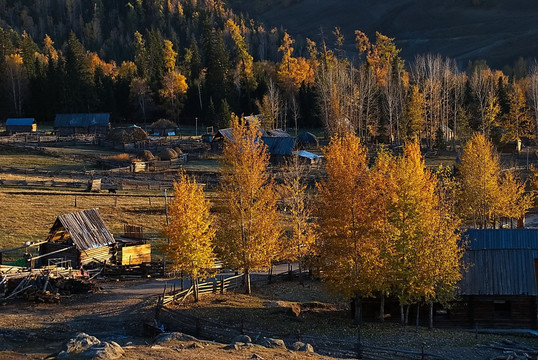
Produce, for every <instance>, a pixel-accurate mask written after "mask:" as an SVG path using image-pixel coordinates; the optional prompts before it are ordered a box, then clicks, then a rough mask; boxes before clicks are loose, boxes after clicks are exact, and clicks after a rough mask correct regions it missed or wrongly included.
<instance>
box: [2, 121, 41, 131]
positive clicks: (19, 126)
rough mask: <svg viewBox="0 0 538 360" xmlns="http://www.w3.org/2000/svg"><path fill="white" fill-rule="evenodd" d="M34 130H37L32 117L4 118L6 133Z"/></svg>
mask: <svg viewBox="0 0 538 360" xmlns="http://www.w3.org/2000/svg"><path fill="white" fill-rule="evenodd" d="M35 131H37V124H36V122H35V119H34V118H11V119H7V120H6V132H7V133H8V134H15V133H21V132H35Z"/></svg>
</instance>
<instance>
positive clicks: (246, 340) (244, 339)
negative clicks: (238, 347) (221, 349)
mask: <svg viewBox="0 0 538 360" xmlns="http://www.w3.org/2000/svg"><path fill="white" fill-rule="evenodd" d="M236 342H240V343H251V342H252V339H251V338H250V336H248V335H237V336H236V337H234V338H233V339H232V343H236Z"/></svg>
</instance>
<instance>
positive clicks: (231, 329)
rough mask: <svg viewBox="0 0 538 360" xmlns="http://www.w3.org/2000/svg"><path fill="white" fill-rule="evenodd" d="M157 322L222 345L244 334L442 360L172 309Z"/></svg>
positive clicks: (331, 352) (163, 310) (333, 351)
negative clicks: (209, 318)
mask: <svg viewBox="0 0 538 360" xmlns="http://www.w3.org/2000/svg"><path fill="white" fill-rule="evenodd" d="M156 320H157V322H158V323H159V324H162V325H164V327H165V329H166V330H167V331H180V332H184V333H186V334H190V335H193V336H196V337H198V338H202V339H208V340H214V341H218V342H222V343H230V342H231V341H232V339H233V338H234V337H236V336H238V335H248V336H249V337H250V338H251V339H252V341H253V342H255V343H256V342H258V341H259V340H261V339H263V338H264V337H265V338H278V339H282V340H283V341H284V342H285V343H286V346H288V348H289V347H291V345H292V344H293V343H294V342H296V341H301V342H304V343H308V344H311V345H312V346H313V347H314V350H315V351H316V353H318V354H321V355H326V356H333V357H340V358H356V357H357V355H358V353H360V357H359V358H361V359H417V360H418V359H423V360H433V359H442V358H441V357H439V356H436V355H434V354H429V353H426V352H424V351H423V349H421V347H420V345H419V346H418V347H417V348H418V351H413V350H408V349H394V348H386V347H378V346H370V345H364V344H361V345H360V347H359V343H358V342H357V341H356V340H354V339H352V338H351V337H350V338H348V339H347V340H346V339H336V338H332V337H328V336H312V335H302V334H300V333H294V332H290V333H287V334H276V333H274V332H270V331H265V330H261V329H252V328H249V327H246V326H244V323H243V322H241V323H239V324H230V323H224V322H220V321H216V320H208V319H202V318H200V317H197V316H194V315H191V314H187V313H186V312H183V311H180V310H176V309H172V308H170V307H167V306H164V305H162V306H161V307H160V310H159V312H158V313H157V319H156Z"/></svg>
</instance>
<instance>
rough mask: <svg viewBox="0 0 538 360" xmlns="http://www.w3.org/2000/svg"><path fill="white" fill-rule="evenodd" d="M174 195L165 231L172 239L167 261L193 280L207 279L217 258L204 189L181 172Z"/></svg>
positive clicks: (167, 250) (167, 248) (168, 248)
mask: <svg viewBox="0 0 538 360" xmlns="http://www.w3.org/2000/svg"><path fill="white" fill-rule="evenodd" d="M174 195H175V196H174V201H173V203H172V205H171V206H170V208H169V218H170V224H169V225H167V226H166V228H165V235H166V236H167V237H168V238H169V239H170V243H169V244H168V246H167V247H166V250H165V251H166V256H167V260H172V263H173V267H174V268H175V269H181V270H182V271H184V272H185V273H186V274H187V275H188V276H190V277H192V278H193V279H197V278H200V277H205V276H207V275H208V272H209V271H210V269H212V268H213V262H214V257H215V255H214V253H213V239H214V237H215V230H214V228H213V227H212V226H211V222H212V216H211V215H210V212H209V202H208V201H207V199H205V197H204V193H203V189H202V187H201V186H200V185H198V184H197V183H196V180H194V179H193V178H189V177H188V176H187V175H186V174H185V172H180V173H179V180H177V181H175V182H174Z"/></svg>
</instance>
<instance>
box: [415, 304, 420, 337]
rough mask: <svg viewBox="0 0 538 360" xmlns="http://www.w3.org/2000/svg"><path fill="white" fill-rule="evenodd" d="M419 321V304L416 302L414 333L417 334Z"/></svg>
mask: <svg viewBox="0 0 538 360" xmlns="http://www.w3.org/2000/svg"><path fill="white" fill-rule="evenodd" d="M419 321H420V303H418V302H417V318H416V320H415V331H417V332H418V323H419Z"/></svg>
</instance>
